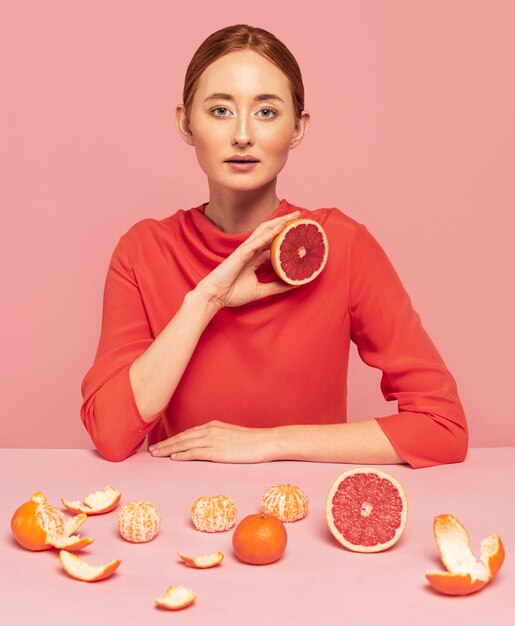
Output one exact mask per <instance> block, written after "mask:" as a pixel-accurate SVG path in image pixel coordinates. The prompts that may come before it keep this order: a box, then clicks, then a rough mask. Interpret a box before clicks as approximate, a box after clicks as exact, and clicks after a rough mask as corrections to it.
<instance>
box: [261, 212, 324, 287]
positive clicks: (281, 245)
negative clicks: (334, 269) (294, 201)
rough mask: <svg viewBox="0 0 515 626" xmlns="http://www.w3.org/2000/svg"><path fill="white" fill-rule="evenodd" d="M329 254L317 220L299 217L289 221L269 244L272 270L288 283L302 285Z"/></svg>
mask: <svg viewBox="0 0 515 626" xmlns="http://www.w3.org/2000/svg"><path fill="white" fill-rule="evenodd" d="M328 254H329V244H328V241H327V235H326V234H325V231H324V229H323V228H322V226H321V225H320V224H319V223H318V222H317V221H316V220H312V219H307V218H300V219H296V220H292V221H290V222H288V223H287V224H286V226H285V228H284V229H283V230H282V231H281V232H280V233H279V234H278V235H277V236H276V237H275V238H274V240H273V241H272V245H271V246H270V260H271V262H272V267H273V268H274V270H275V273H276V274H277V275H278V276H279V278H281V279H282V280H284V282H286V283H289V284H290V285H304V284H305V283H309V282H311V281H312V280H314V279H315V278H316V277H317V276H318V275H319V274H320V272H321V271H322V270H323V269H324V267H325V264H326V263H327V256H328Z"/></svg>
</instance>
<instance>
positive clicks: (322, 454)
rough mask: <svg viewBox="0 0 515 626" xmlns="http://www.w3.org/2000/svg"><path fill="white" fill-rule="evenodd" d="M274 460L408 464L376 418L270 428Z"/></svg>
mask: <svg viewBox="0 0 515 626" xmlns="http://www.w3.org/2000/svg"><path fill="white" fill-rule="evenodd" d="M270 434H271V449H272V456H273V459H271V460H281V459H282V460H299V461H325V462H327V463H359V464H361V463H363V464H367V463H372V464H379V465H381V464H390V463H405V461H404V459H402V458H401V457H400V456H399V455H398V454H397V452H396V450H395V448H394V447H393V446H392V444H391V443H390V440H389V439H388V438H387V436H386V435H385V434H384V432H383V431H382V429H381V427H380V426H379V425H378V423H377V422H376V420H374V419H371V420H366V421H362V422H352V423H344V424H320V425H318V424H317V425H304V424H302V425H291V426H277V427H275V428H272V429H270Z"/></svg>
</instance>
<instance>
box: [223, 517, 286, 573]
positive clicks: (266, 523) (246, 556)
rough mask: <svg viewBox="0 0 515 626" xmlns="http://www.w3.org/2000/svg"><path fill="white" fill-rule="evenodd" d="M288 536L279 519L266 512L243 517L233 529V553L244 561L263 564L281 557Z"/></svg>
mask: <svg viewBox="0 0 515 626" xmlns="http://www.w3.org/2000/svg"><path fill="white" fill-rule="evenodd" d="M287 541H288V536H287V534H286V528H285V526H284V524H283V523H282V522H281V520H280V519H277V517H274V516H273V515H268V513H254V514H251V515H247V517H244V518H243V519H242V520H241V522H240V523H239V524H238V525H237V526H236V528H235V529H234V533H233V536H232V546H233V549H234V553H235V554H236V556H237V557H238V558H239V559H240V561H243V562H244V563H251V564H252V565H265V564H267V563H273V562H274V561H277V560H278V559H280V558H281V556H282V555H283V554H284V551H285V550H286V543H287Z"/></svg>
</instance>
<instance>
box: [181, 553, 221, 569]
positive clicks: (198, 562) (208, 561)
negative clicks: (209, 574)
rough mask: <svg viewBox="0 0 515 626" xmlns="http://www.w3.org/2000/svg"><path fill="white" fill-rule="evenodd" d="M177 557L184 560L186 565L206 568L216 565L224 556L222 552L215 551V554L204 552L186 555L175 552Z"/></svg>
mask: <svg viewBox="0 0 515 626" xmlns="http://www.w3.org/2000/svg"><path fill="white" fill-rule="evenodd" d="M177 554H178V555H179V557H180V558H181V559H182V560H183V561H184V563H185V565H187V566H188V567H196V568H198V569H207V568H208V567H214V566H215V565H218V564H219V563H220V562H221V561H222V560H223V558H224V555H223V554H222V552H216V553H215V554H204V555H202V556H193V557H192V556H186V555H185V554H182V552H177Z"/></svg>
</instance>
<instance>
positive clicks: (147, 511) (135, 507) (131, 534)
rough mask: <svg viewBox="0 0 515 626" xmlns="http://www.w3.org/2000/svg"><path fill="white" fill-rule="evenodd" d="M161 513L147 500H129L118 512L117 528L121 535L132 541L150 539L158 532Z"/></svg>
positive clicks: (137, 541) (138, 541) (143, 541)
mask: <svg viewBox="0 0 515 626" xmlns="http://www.w3.org/2000/svg"><path fill="white" fill-rule="evenodd" d="M160 525H161V515H160V513H159V511H158V510H157V508H156V507H155V506H154V505H153V504H152V503H151V502H148V501H147V500H143V501H142V502H129V504H126V505H125V506H123V507H122V508H121V509H120V512H119V513H118V528H119V530H120V534H121V536H122V537H123V538H124V539H125V540H127V541H131V542H132V543H145V542H146V541H151V540H152V539H153V538H154V537H155V536H156V535H157V533H158V531H159V527H160Z"/></svg>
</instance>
